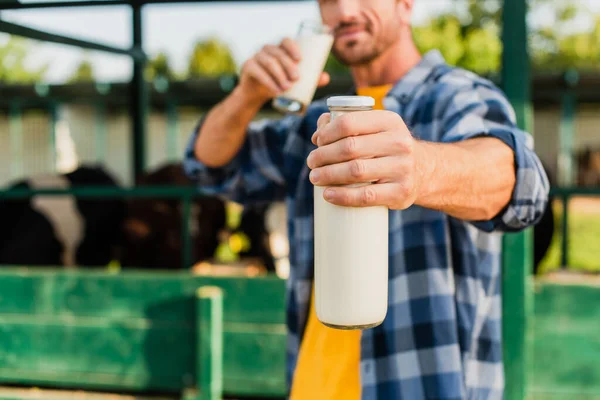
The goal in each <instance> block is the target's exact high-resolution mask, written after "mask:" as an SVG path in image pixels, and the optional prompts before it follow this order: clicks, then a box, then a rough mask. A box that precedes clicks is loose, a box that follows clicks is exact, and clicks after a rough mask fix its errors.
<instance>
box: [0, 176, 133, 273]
mask: <svg viewBox="0 0 600 400" xmlns="http://www.w3.org/2000/svg"><path fill="white" fill-rule="evenodd" d="M81 186H107V187H118V186H119V184H118V182H117V181H116V179H115V178H114V177H112V176H111V175H110V174H109V173H108V172H107V171H106V170H105V169H104V168H102V167H101V166H96V165H83V166H80V167H79V168H77V169H75V170H74V171H72V172H69V173H66V174H57V173H55V174H41V175H36V176H31V177H29V178H26V179H21V180H19V181H16V182H13V183H12V184H10V185H9V186H8V187H7V189H11V188H14V189H19V188H21V189H44V188H47V189H48V188H53V189H56V188H60V189H69V188H77V187H81ZM125 212H126V209H125V203H124V201H123V200H121V199H99V198H85V197H80V198H76V197H74V196H70V195H60V196H42V195H35V196H31V197H28V198H23V199H21V198H19V199H7V198H1V197H0V221H2V229H0V264H2V265H28V266H39V265H43V266H65V267H74V266H86V267H93V266H103V265H106V264H108V263H109V262H110V261H111V259H112V257H113V254H114V250H115V249H116V245H117V241H118V238H119V236H120V235H119V230H120V223H121V221H122V220H123V218H124V216H125Z"/></svg>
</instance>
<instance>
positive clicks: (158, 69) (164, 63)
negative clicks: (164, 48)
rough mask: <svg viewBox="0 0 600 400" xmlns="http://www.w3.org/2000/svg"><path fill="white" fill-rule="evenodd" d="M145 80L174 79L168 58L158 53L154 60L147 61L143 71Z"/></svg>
mask: <svg viewBox="0 0 600 400" xmlns="http://www.w3.org/2000/svg"><path fill="white" fill-rule="evenodd" d="M145 75H146V79H148V80H154V79H157V78H159V77H160V78H166V79H168V80H173V79H175V73H174V72H173V69H172V68H171V64H170V63H169V58H168V56H167V55H166V54H165V53H163V52H160V53H158V54H157V55H156V56H155V57H154V58H151V59H150V60H149V61H148V65H147V67H146V71H145Z"/></svg>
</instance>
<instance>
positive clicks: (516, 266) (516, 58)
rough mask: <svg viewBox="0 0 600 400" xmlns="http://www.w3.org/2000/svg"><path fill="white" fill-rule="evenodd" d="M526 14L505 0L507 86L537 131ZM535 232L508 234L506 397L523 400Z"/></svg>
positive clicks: (525, 123)
mask: <svg viewBox="0 0 600 400" xmlns="http://www.w3.org/2000/svg"><path fill="white" fill-rule="evenodd" d="M526 17H527V2H526V0H504V7H503V12H502V42H503V52H502V86H503V89H504V92H505V93H506V95H507V97H508V99H509V100H510V102H511V104H512V105H513V107H514V109H515V113H516V117H517V124H518V125H519V127H520V128H521V129H524V130H526V131H528V132H533V129H532V128H533V115H532V109H531V93H530V91H531V90H530V85H531V78H530V65H529V54H528V45H527V43H528V40H527V21H526ZM532 236H533V235H532V232H531V229H527V230H526V231H524V232H521V233H518V234H505V235H504V238H503V251H502V287H503V290H502V309H503V315H502V318H503V323H502V337H503V338H504V339H503V350H504V372H505V392H504V394H505V399H506V400H523V399H524V398H525V397H526V396H525V393H526V386H527V373H526V365H527V362H528V359H529V354H528V350H527V349H528V348H527V346H526V337H527V315H528V313H529V311H530V308H531V304H532V299H531V290H530V288H529V287H528V285H529V283H530V281H529V276H530V273H531V270H532V265H531V264H532V260H533V254H532V253H533V252H532V248H533V243H532Z"/></svg>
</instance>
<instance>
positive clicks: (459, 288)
mask: <svg viewBox="0 0 600 400" xmlns="http://www.w3.org/2000/svg"><path fill="white" fill-rule="evenodd" d="M384 106H385V108H386V109H387V110H391V111H394V112H397V113H398V114H400V115H401V116H402V118H403V119H404V121H405V123H406V124H407V126H408V127H409V129H410V130H411V132H412V133H413V135H414V136H415V137H417V138H420V139H423V140H427V141H434V142H454V141H459V140H465V139H468V138H472V137H475V136H479V135H488V136H493V137H496V138H499V139H500V140H502V141H503V142H504V143H506V144H507V145H509V146H510V147H511V148H512V149H513V150H514V154H515V164H516V187H515V188H514V191H513V195H512V200H511V202H510V204H509V205H508V206H507V207H506V208H505V209H504V210H503V211H502V212H501V213H500V214H499V215H498V216H496V217H495V218H493V219H492V220H489V221H471V222H468V221H462V220H458V219H456V218H452V217H450V216H448V215H446V214H444V213H442V212H439V211H434V210H429V209H425V208H422V207H418V206H412V207H410V208H408V209H406V210H403V211H394V210H390V212H389V243H390V245H389V309H388V314H387V317H386V319H385V321H384V322H383V324H382V325H380V326H378V327H376V328H373V329H368V330H365V331H364V332H363V334H362V339H361V363H360V374H361V384H362V398H363V399H409V400H419V399H486V400H488V399H501V398H502V397H503V387H504V375H503V362H502V338H501V325H502V320H501V315H502V310H501V262H500V260H501V257H500V252H501V237H502V232H506V231H518V230H522V229H524V228H526V227H528V226H531V225H533V224H534V223H535V222H537V221H538V219H539V218H540V217H541V214H542V212H543V210H544V208H545V206H546V203H547V195H548V190H549V184H548V180H547V177H546V175H545V173H544V171H543V169H542V166H541V164H540V161H539V159H538V158H537V156H536V155H535V153H534V152H533V150H532V147H533V139H532V137H531V136H530V135H529V134H527V133H525V132H523V131H521V130H519V129H518V128H517V126H516V124H515V115H514V111H513V109H512V108H511V106H510V104H509V103H508V101H507V100H506V98H505V97H504V95H503V94H502V93H501V92H500V90H498V89H497V88H496V87H495V86H493V84H492V83H490V82H489V81H487V80H484V79H482V78H480V77H478V76H477V75H475V74H473V73H470V72H467V71H464V70H461V69H458V68H452V67H450V66H448V65H447V64H446V63H445V61H444V59H443V58H442V56H441V54H440V53H439V52H438V51H431V52H429V53H427V54H426V55H425V56H424V57H423V59H422V61H421V62H420V63H419V64H418V65H417V66H415V67H414V68H413V69H412V70H411V71H409V73H408V74H407V75H405V76H404V77H403V78H402V79H401V80H400V81H399V82H397V83H396V85H395V86H394V87H393V89H392V90H391V91H390V93H389V94H388V95H387V97H386V98H385V99H384ZM324 112H328V109H327V107H326V105H325V102H324V101H323V100H320V101H316V102H314V103H313V104H312V105H311V106H310V107H309V109H308V111H307V113H306V115H305V116H304V117H297V116H287V117H284V118H282V119H280V120H263V121H260V122H256V123H252V124H251V126H250V128H249V131H248V134H247V137H246V141H245V144H244V146H243V148H242V149H241V151H240V152H239V154H238V155H237V156H236V158H235V159H234V160H232V161H231V162H230V163H229V164H228V165H227V166H225V167H223V168H218V169H213V168H207V167H206V166H204V165H202V164H201V163H199V162H198V161H197V160H196V159H195V157H194V154H193V145H194V142H195V139H196V136H195V135H196V134H195V133H194V134H193V135H192V138H191V140H190V142H189V146H188V148H187V151H186V154H185V161H184V163H185V168H186V171H187V173H188V174H189V176H190V177H192V178H193V179H195V180H196V181H197V182H198V184H199V185H200V186H201V187H202V189H203V191H205V192H208V193H218V194H222V195H226V197H227V198H229V199H231V200H233V201H236V202H239V203H242V204H249V203H253V202H274V201H279V200H285V201H286V204H287V209H288V227H289V239H290V248H291V251H290V262H291V265H292V268H291V271H290V277H289V279H288V282H287V287H288V300H287V324H288V328H289V335H288V337H289V345H288V371H287V373H288V379H289V380H291V378H292V374H293V371H294V368H295V365H296V360H297V355H298V351H299V346H300V341H301V338H302V335H303V332H304V328H305V324H306V320H307V316H308V307H309V301H310V295H311V288H312V281H313V261H314V260H313V185H312V184H311V183H310V181H309V180H308V173H309V169H308V167H307V166H306V157H307V155H308V154H309V152H310V151H312V150H313V149H314V148H315V146H314V145H313V144H312V143H311V141H310V137H311V135H312V134H313V132H314V131H315V130H316V122H317V119H318V117H319V116H320V115H321V114H322V113H324ZM493 173H494V171H490V174H493Z"/></svg>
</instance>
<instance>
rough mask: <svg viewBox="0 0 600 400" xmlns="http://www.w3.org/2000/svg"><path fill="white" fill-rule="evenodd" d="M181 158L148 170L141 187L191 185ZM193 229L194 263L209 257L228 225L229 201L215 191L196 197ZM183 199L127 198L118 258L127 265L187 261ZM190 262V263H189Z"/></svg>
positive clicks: (175, 264) (165, 266)
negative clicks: (184, 243)
mask: <svg viewBox="0 0 600 400" xmlns="http://www.w3.org/2000/svg"><path fill="white" fill-rule="evenodd" d="M191 185H192V181H191V180H190V179H189V178H188V177H187V175H186V174H185V172H184V170H183V167H182V164H181V163H168V164H165V165H162V166H160V167H158V168H156V169H154V170H152V171H150V172H147V173H145V174H143V176H141V177H140V178H139V179H138V180H137V181H136V186H137V187H145V186H174V187H191ZM191 211H192V212H191V218H190V221H189V224H190V234H191V236H192V237H191V242H192V249H191V250H192V258H191V262H192V264H196V263H199V262H201V261H205V260H210V259H211V258H212V257H213V256H214V254H215V251H216V249H217V247H218V245H219V237H220V236H221V233H222V232H223V231H224V230H225V229H226V203H225V201H224V200H223V199H221V198H219V197H215V196H199V197H195V198H194V199H193V201H192V207H191ZM182 212H183V204H182V201H181V200H179V199H171V198H165V199H160V198H135V199H130V200H129V201H127V215H126V218H125V219H124V221H123V224H122V226H121V233H122V236H121V238H120V245H119V249H118V255H117V260H118V261H119V263H120V264H121V266H122V267H123V268H146V269H179V268H181V267H182V259H181V256H182V254H181V249H182V244H183V242H182V236H181V232H182V230H181V228H182V219H183V215H182ZM190 267H191V266H190Z"/></svg>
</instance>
